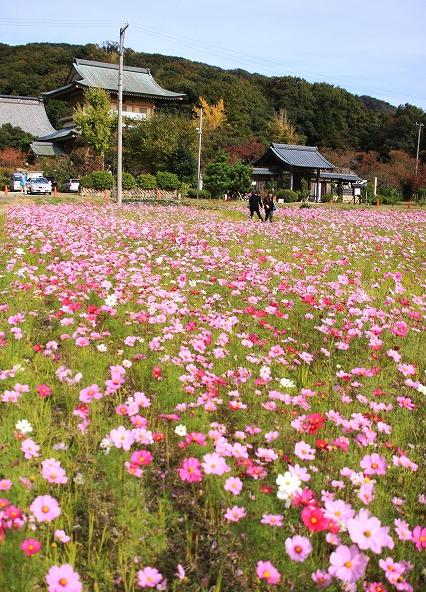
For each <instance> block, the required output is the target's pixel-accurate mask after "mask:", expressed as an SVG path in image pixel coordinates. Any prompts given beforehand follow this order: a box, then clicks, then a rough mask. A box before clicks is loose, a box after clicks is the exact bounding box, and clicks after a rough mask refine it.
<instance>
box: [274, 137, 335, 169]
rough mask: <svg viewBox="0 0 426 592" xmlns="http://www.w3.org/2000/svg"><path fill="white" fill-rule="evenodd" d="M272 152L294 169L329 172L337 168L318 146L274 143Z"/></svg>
mask: <svg viewBox="0 0 426 592" xmlns="http://www.w3.org/2000/svg"><path fill="white" fill-rule="evenodd" d="M270 150H271V152H273V154H275V156H276V157H277V158H278V159H279V160H281V162H283V163H284V164H287V165H289V166H292V167H301V168H308V169H329V170H331V169H334V168H335V167H334V165H332V164H331V162H329V161H328V160H327V159H326V158H324V156H323V155H322V154H321V153H320V151H319V150H318V148H317V147H316V146H296V145H293V144H275V143H272V144H271V146H270Z"/></svg>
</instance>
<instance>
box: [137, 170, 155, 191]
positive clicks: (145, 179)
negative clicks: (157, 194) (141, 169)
mask: <svg viewBox="0 0 426 592" xmlns="http://www.w3.org/2000/svg"><path fill="white" fill-rule="evenodd" d="M136 184H137V186H138V187H140V188H141V189H146V190H148V189H156V188H157V179H156V177H155V176H154V175H151V174H150V173H142V174H141V175H139V176H138V178H137V179H136Z"/></svg>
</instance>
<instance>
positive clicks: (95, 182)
mask: <svg viewBox="0 0 426 592" xmlns="http://www.w3.org/2000/svg"><path fill="white" fill-rule="evenodd" d="M80 184H81V186H82V187H87V188H88V189H97V190H98V191H104V190H105V189H112V188H113V187H114V177H113V176H112V174H111V173H110V172H109V171H92V172H91V173H89V174H88V175H85V176H84V177H82V178H81V179H80Z"/></svg>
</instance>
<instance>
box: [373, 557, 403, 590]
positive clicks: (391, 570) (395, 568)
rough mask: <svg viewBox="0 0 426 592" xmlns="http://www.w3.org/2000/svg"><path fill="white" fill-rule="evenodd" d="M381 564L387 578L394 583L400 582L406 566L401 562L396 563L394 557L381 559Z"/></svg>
mask: <svg viewBox="0 0 426 592" xmlns="http://www.w3.org/2000/svg"><path fill="white" fill-rule="evenodd" d="M379 566H380V567H381V568H382V569H383V571H384V572H385V576H386V578H387V579H388V580H389V582H390V583H391V584H393V585H395V584H396V583H397V582H398V580H399V579H400V577H401V576H402V574H403V573H404V572H405V568H404V566H403V565H402V564H401V563H395V561H394V560H393V559H392V557H386V559H380V560H379Z"/></svg>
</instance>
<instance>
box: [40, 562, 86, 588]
mask: <svg viewBox="0 0 426 592" xmlns="http://www.w3.org/2000/svg"><path fill="white" fill-rule="evenodd" d="M45 580H46V583H47V588H48V590H49V592H81V591H82V590H83V586H82V583H81V581H80V576H79V574H78V573H77V572H75V571H74V570H73V568H72V566H71V565H69V563H66V564H65V565H53V566H52V567H51V568H50V569H49V571H48V572H47V575H46V577H45Z"/></svg>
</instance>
